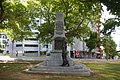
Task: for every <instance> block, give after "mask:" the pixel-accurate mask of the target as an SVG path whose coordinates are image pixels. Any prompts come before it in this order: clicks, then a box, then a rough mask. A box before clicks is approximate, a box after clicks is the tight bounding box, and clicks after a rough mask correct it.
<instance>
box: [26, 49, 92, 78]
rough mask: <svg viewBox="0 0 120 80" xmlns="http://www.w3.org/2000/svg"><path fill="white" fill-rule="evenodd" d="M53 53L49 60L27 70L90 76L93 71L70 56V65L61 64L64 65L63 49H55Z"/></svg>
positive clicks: (30, 71) (41, 72) (28, 71)
mask: <svg viewBox="0 0 120 80" xmlns="http://www.w3.org/2000/svg"><path fill="white" fill-rule="evenodd" d="M51 53H52V54H51V56H50V57H49V58H48V59H47V60H45V61H44V62H42V63H39V64H37V65H35V66H33V67H31V68H29V69H26V70H25V72H27V73H40V74H57V75H80V76H90V75H91V74H92V73H93V72H92V71H91V70H90V69H89V68H87V67H86V66H85V65H84V64H81V63H78V62H73V60H72V59H71V58H70V57H68V62H69V64H70V66H61V65H62V57H61V51H53V52H51Z"/></svg>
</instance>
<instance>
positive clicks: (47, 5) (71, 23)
mask: <svg viewBox="0 0 120 80" xmlns="http://www.w3.org/2000/svg"><path fill="white" fill-rule="evenodd" d="M40 3H41V4H40V12H41V15H42V16H41V17H42V19H44V21H45V22H44V23H43V24H42V25H41V28H40V29H39V31H40V35H39V39H40V41H43V42H50V41H51V38H52V36H53V33H54V26H55V25H54V24H55V14H56V12H63V14H64V27H65V33H66V37H67V38H68V43H72V42H73V39H74V38H75V37H77V38H80V39H81V36H82V34H86V35H89V32H90V28H89V27H88V25H89V24H93V25H96V23H97V21H98V16H99V15H98V13H99V12H100V6H99V5H100V4H99V2H96V1H94V2H84V1H80V0H40Z"/></svg>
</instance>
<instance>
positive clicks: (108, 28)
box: [101, 18, 120, 35]
mask: <svg viewBox="0 0 120 80" xmlns="http://www.w3.org/2000/svg"><path fill="white" fill-rule="evenodd" d="M102 24H103V26H104V28H103V29H102V30H101V33H102V34H103V35H110V34H111V32H112V31H113V30H114V29H115V27H119V26H120V22H119V21H117V20H115V19H114V18H110V19H108V20H106V21H105V22H104V23H102Z"/></svg>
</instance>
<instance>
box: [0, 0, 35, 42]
mask: <svg viewBox="0 0 120 80" xmlns="http://www.w3.org/2000/svg"><path fill="white" fill-rule="evenodd" d="M36 4H37V3H35V0H26V1H21V0H1V1H0V29H1V30H2V31H4V32H6V34H7V35H9V36H10V38H11V39H12V40H20V39H23V38H24V37H25V35H27V34H31V29H30V26H29V25H30V24H31V25H32V26H34V25H33V24H32V23H31V22H33V21H32V20H33V18H35V17H34V16H33V8H34V7H33V8H31V5H36ZM27 36H28V35H27Z"/></svg>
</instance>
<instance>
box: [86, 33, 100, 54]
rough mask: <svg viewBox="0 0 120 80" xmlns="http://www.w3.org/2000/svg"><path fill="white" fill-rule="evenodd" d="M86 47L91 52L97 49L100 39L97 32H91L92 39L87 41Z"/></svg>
mask: <svg viewBox="0 0 120 80" xmlns="http://www.w3.org/2000/svg"><path fill="white" fill-rule="evenodd" d="M85 42H86V46H87V47H88V49H89V51H90V52H91V51H92V50H93V49H95V48H96V47H97V43H98V38H97V32H91V33H90V37H89V38H88V39H86V40H85Z"/></svg>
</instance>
